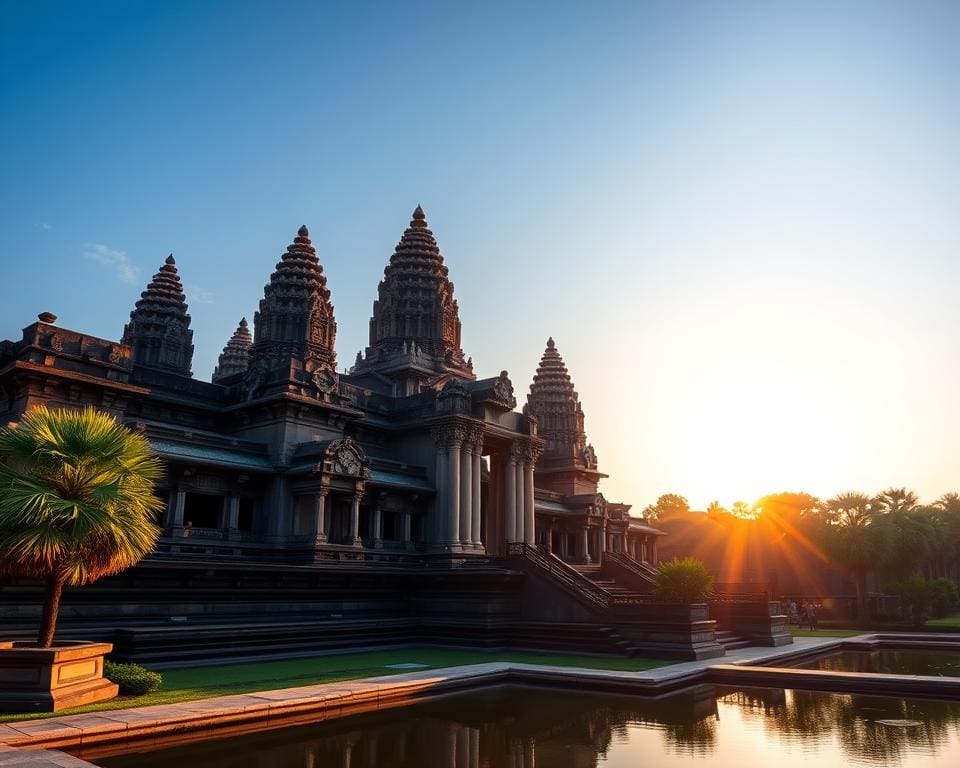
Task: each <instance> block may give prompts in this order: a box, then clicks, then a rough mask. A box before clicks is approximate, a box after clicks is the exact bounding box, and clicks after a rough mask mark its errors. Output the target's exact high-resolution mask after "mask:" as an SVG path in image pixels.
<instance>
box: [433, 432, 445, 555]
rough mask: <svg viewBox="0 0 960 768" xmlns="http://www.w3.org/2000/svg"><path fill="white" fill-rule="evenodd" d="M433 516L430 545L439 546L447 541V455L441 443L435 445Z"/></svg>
mask: <svg viewBox="0 0 960 768" xmlns="http://www.w3.org/2000/svg"><path fill="white" fill-rule="evenodd" d="M433 515H434V521H433V535H434V541H433V542H432V543H436V544H439V543H441V542H443V541H446V539H447V534H446V531H447V520H446V516H447V453H446V448H445V446H444V445H443V444H442V443H438V444H437V495H436V496H434V499H433Z"/></svg>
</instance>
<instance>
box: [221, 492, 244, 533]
mask: <svg viewBox="0 0 960 768" xmlns="http://www.w3.org/2000/svg"><path fill="white" fill-rule="evenodd" d="M224 512H225V514H224V516H223V538H225V539H232V538H235V537H236V535H237V524H238V523H239V522H240V494H238V493H231V494H230V495H229V496H228V497H227V503H226V509H225V510H224Z"/></svg>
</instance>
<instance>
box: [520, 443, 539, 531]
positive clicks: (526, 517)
mask: <svg viewBox="0 0 960 768" xmlns="http://www.w3.org/2000/svg"><path fill="white" fill-rule="evenodd" d="M526 460H527V461H526V463H525V464H524V465H523V533H524V536H523V540H524V541H525V542H527V544H536V543H537V513H536V507H535V504H536V502H535V500H534V497H533V463H534V459H533V456H532V454H528V455H527V456H526Z"/></svg>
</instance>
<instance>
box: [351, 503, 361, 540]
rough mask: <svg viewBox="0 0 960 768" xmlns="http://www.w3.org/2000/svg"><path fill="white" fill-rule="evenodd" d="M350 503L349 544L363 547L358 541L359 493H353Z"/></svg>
mask: <svg viewBox="0 0 960 768" xmlns="http://www.w3.org/2000/svg"><path fill="white" fill-rule="evenodd" d="M350 501H351V502H352V505H351V507H350V543H351V545H352V546H354V547H360V546H363V541H362V540H361V539H360V492H359V491H356V492H354V494H353V496H352V497H351V499H350Z"/></svg>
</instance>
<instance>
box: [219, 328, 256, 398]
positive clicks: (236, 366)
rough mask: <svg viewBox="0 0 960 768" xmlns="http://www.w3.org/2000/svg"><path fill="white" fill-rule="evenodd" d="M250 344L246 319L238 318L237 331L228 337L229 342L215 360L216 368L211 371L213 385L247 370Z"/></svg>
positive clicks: (251, 341)
mask: <svg viewBox="0 0 960 768" xmlns="http://www.w3.org/2000/svg"><path fill="white" fill-rule="evenodd" d="M251 344H253V339H252V338H251V336H250V329H249V328H248V327H247V318H245V317H243V318H240V324H239V325H238V326H237V330H235V331H234V332H233V336H231V337H230V341H228V342H227V345H226V346H225V347H224V348H223V352H221V353H220V357H219V359H218V360H217V367H216V368H215V369H214V371H213V382H214V383H217V382H218V381H220V380H222V379H225V378H227V377H229V376H233V375H235V374H237V373H243V372H244V371H245V370H247V361H248V358H249V354H250V346H251Z"/></svg>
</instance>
